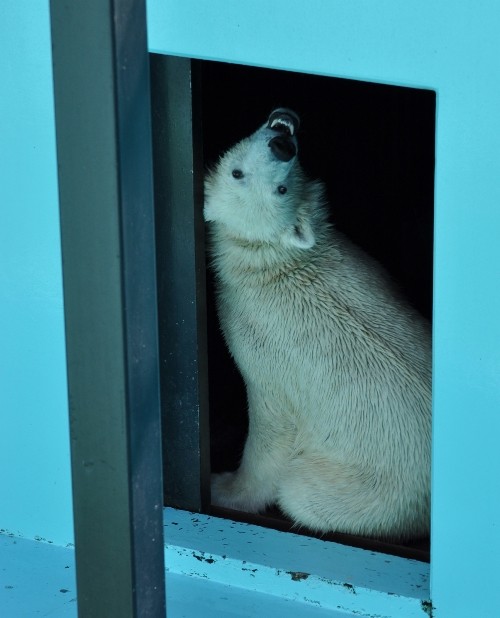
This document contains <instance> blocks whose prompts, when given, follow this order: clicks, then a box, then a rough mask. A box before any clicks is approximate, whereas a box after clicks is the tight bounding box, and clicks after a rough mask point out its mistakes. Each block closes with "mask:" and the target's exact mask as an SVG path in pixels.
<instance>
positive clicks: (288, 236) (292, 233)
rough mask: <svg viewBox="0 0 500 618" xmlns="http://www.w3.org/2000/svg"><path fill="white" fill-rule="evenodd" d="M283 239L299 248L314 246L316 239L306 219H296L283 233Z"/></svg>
mask: <svg viewBox="0 0 500 618" xmlns="http://www.w3.org/2000/svg"><path fill="white" fill-rule="evenodd" d="M285 240H286V241H288V242H289V243H290V245H292V247H298V248H299V249H310V248H311V247H313V246H314V244H315V242H316V239H315V238H314V232H313V230H312V227H311V225H310V224H309V223H307V222H306V221H297V222H296V223H295V225H293V226H292V228H291V229H289V230H287V232H286V233H285Z"/></svg>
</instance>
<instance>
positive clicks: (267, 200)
mask: <svg viewBox="0 0 500 618" xmlns="http://www.w3.org/2000/svg"><path fill="white" fill-rule="evenodd" d="M298 126H299V118H298V116H297V115H296V114H295V112H293V111H291V110H288V109H283V108H280V109H277V110H275V111H274V112H273V113H272V114H271V115H270V116H269V119H268V121H267V122H266V124H264V125H263V126H262V127H261V128H260V129H258V130H257V131H256V132H255V133H254V134H253V135H251V136H250V137H247V138H245V139H243V140H242V141H241V142H238V143H237V144H236V145H235V146H233V147H232V148H231V149H230V150H229V151H228V152H226V153H225V154H224V155H223V156H222V157H221V159H220V161H219V162H218V164H217V166H216V167H215V168H214V169H213V170H212V171H211V172H209V174H208V175H207V178H206V181H205V209H204V215H205V220H206V221H207V222H211V221H214V222H217V223H218V224H220V225H221V226H223V227H224V228H225V229H226V231H227V232H228V234H229V235H231V236H233V237H235V238H238V239H241V240H246V241H250V242H266V243H284V244H288V245H292V246H294V247H299V248H303V249H307V248H310V247H312V246H313V245H314V234H313V231H312V229H311V226H310V224H309V222H308V221H307V218H306V217H305V216H304V214H305V213H304V197H305V195H304V194H305V193H306V190H305V184H306V181H305V180H304V177H303V173H302V170H301V169H300V166H299V163H298V161H297V148H298V147H297V136H296V133H297V129H298Z"/></svg>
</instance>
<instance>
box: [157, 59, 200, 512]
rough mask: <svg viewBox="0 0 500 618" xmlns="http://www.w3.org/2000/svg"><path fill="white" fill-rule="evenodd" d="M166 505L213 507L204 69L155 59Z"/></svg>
mask: <svg viewBox="0 0 500 618" xmlns="http://www.w3.org/2000/svg"><path fill="white" fill-rule="evenodd" d="M151 76H152V79H151V87H152V101H153V145H154V177H155V201H156V229H157V254H158V294H159V308H160V312H159V313H160V323H159V326H160V358H161V361H160V366H161V393H162V408H163V416H162V418H163V426H164V433H163V440H164V446H163V464H164V476H165V501H166V504H168V505H170V506H176V507H178V508H183V509H188V510H192V511H202V510H204V509H205V508H207V507H208V502H209V499H210V498H209V487H210V484H209V474H210V462H209V431H208V383H207V375H208V370H207V342H206V337H207V334H206V298H205V297H206V293H205V247H204V223H203V212H202V207H203V156H202V144H201V127H200V126H199V123H200V119H201V113H200V110H199V109H198V106H199V105H200V96H199V95H200V92H199V90H200V88H201V86H200V83H199V82H200V75H199V66H198V65H197V63H196V62H195V61H191V60H190V59H189V58H175V57H169V56H161V55H155V54H153V55H152V56H151Z"/></svg>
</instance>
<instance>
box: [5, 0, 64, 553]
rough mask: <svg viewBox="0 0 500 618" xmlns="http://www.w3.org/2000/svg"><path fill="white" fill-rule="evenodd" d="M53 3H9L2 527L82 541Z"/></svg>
mask: <svg viewBox="0 0 500 618" xmlns="http://www.w3.org/2000/svg"><path fill="white" fill-rule="evenodd" d="M50 49H51V48H50V30H49V10H48V1H43V2H34V1H30V0H3V1H2V3H1V6H0V88H1V93H0V342H1V343H0V474H1V484H0V528H4V529H7V530H10V531H12V532H15V533H19V534H21V535H22V536H25V537H28V538H34V537H35V536H40V537H43V538H46V539H48V540H51V541H53V542H55V543H59V544H66V543H68V542H71V541H72V540H73V530H72V509H71V484H70V468H69V437H68V435H69V434H68V413H67V395H66V373H65V372H66V369H65V352H64V322H63V303H62V283H61V257H60V242H59V218H58V215H59V213H58V198H57V168H56V158H55V136H54V111H53V98H52V67H51V56H50V53H51V51H50Z"/></svg>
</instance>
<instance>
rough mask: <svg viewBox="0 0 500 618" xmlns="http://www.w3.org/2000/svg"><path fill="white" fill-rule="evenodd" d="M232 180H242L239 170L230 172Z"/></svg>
mask: <svg viewBox="0 0 500 618" xmlns="http://www.w3.org/2000/svg"><path fill="white" fill-rule="evenodd" d="M231 174H232V175H233V178H243V172H242V171H241V170H239V169H235V170H233V171H232V172H231Z"/></svg>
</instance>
